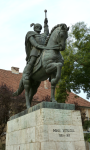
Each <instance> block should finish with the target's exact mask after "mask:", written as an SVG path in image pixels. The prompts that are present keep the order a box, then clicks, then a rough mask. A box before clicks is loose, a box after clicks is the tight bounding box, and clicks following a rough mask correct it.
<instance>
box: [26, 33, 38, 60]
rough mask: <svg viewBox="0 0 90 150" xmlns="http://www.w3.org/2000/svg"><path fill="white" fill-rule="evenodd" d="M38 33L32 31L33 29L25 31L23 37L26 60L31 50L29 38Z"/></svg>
mask: <svg viewBox="0 0 90 150" xmlns="http://www.w3.org/2000/svg"><path fill="white" fill-rule="evenodd" d="M37 34H38V33H36V32H34V31H29V32H27V34H26V37H25V51H26V55H27V56H26V61H28V59H29V56H30V52H31V49H32V45H31V43H30V42H29V38H30V37H31V36H35V35H37Z"/></svg>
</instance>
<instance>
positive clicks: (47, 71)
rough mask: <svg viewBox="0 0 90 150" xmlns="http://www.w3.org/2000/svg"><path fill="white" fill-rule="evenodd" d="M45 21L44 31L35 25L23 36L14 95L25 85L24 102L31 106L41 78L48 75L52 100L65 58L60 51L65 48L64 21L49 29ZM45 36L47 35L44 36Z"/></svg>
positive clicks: (18, 93) (65, 30)
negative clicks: (23, 62) (23, 60)
mask: <svg viewBox="0 0 90 150" xmlns="http://www.w3.org/2000/svg"><path fill="white" fill-rule="evenodd" d="M46 12H47V11H46V10H45V21H44V33H43V34H40V31H41V29H42V26H41V25H40V24H31V26H33V25H34V31H29V32H28V33H27V34H26V37H25V49H26V54H27V56H26V61H27V65H26V67H25V68H24V71H23V75H22V79H21V81H20V84H19V88H18V90H17V91H16V92H15V93H13V96H17V95H20V94H21V93H22V92H23V90H24V89H25V98H26V106H27V108H29V107H30V104H31V101H32V98H33V96H34V95H35V94H36V92H37V88H38V87H39V85H40V83H41V81H44V80H46V79H47V78H51V101H52V102H57V101H56V100H55V96H54V92H55V86H56V84H57V83H58V81H59V79H60V76H61V68H62V66H63V63H64V59H63V57H62V55H61V53H60V51H63V50H65V46H66V45H65V42H66V39H67V38H68V30H69V27H67V26H66V24H58V25H56V26H55V27H54V28H53V29H52V30H51V32H50V33H49V30H48V25H47V23H48V20H47V18H46ZM47 36H48V37H47Z"/></svg>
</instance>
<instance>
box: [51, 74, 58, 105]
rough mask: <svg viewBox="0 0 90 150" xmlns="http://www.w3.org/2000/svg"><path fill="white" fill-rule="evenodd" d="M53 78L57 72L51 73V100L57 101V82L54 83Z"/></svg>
mask: <svg viewBox="0 0 90 150" xmlns="http://www.w3.org/2000/svg"><path fill="white" fill-rule="evenodd" d="M53 78H55V74H52V75H51V101H52V102H55V103H57V101H56V100H55V87H56V84H52V80H53Z"/></svg>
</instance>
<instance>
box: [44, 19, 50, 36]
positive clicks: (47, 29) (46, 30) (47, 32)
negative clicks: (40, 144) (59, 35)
mask: <svg viewBox="0 0 90 150" xmlns="http://www.w3.org/2000/svg"><path fill="white" fill-rule="evenodd" d="M44 33H45V34H46V35H47V36H48V34H49V28H48V19H47V18H45V20H44Z"/></svg>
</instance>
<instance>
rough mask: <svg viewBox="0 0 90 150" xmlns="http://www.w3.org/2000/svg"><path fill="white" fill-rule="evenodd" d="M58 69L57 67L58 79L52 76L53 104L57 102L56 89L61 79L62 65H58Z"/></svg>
mask: <svg viewBox="0 0 90 150" xmlns="http://www.w3.org/2000/svg"><path fill="white" fill-rule="evenodd" d="M56 67H57V73H56V77H55V75H51V101H52V102H57V101H56V100H55V87H56V84H57V83H58V81H59V79H60V77H61V63H58V64H57V66H56Z"/></svg>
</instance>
